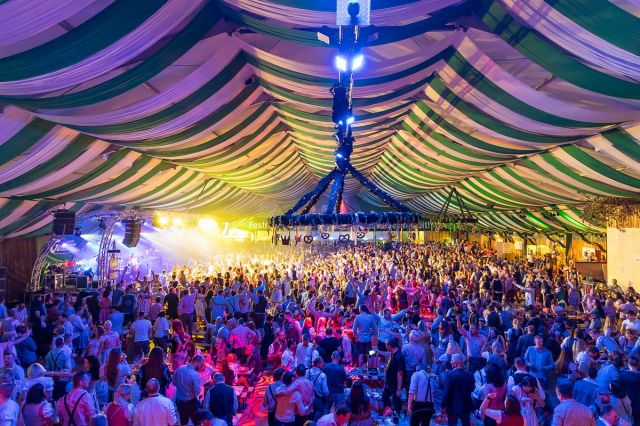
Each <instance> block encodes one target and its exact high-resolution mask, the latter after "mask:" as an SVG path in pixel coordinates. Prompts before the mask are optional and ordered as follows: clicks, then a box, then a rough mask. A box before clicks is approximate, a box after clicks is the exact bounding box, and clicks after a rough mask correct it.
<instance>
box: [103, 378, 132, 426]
mask: <svg viewBox="0 0 640 426" xmlns="http://www.w3.org/2000/svg"><path fill="white" fill-rule="evenodd" d="M129 401H131V385H129V384H126V383H123V384H121V385H120V386H118V389H117V390H116V393H115V395H114V396H113V402H110V403H108V404H107V405H106V406H105V407H104V414H105V416H107V421H108V424H109V426H131V425H132V424H133V415H134V414H135V411H136V410H135V408H134V406H133V404H131V403H130V402H129Z"/></svg>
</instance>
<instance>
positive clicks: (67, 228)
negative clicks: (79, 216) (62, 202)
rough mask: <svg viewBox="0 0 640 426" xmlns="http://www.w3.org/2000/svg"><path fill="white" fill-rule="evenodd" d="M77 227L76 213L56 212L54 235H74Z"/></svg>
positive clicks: (54, 214)
mask: <svg viewBox="0 0 640 426" xmlns="http://www.w3.org/2000/svg"><path fill="white" fill-rule="evenodd" d="M75 227H76V212H74V211H70V210H56V211H54V212H53V233H54V234H56V235H73V233H74V230H75Z"/></svg>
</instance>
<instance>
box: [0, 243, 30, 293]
mask: <svg viewBox="0 0 640 426" xmlns="http://www.w3.org/2000/svg"><path fill="white" fill-rule="evenodd" d="M37 255H38V242H37V239H36V238H8V239H6V240H2V241H0V266H4V267H6V268H7V290H6V299H7V301H8V302H12V301H18V302H22V301H23V293H24V291H25V289H26V286H27V283H28V282H29V281H30V280H31V270H32V269H33V264H34V262H35V259H36V256H37Z"/></svg>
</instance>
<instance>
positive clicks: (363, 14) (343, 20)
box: [336, 0, 371, 26]
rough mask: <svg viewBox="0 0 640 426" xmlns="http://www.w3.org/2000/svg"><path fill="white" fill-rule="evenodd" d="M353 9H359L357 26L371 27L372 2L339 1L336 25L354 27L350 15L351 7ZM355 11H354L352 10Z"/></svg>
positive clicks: (366, 0) (363, 0) (364, 0)
mask: <svg viewBox="0 0 640 426" xmlns="http://www.w3.org/2000/svg"><path fill="white" fill-rule="evenodd" d="M356 3H357V5H358V6H353V5H352V6H351V8H354V7H359V12H358V15H357V16H358V20H357V25H360V26H365V25H371V0H338V5H337V8H336V25H354V23H353V22H352V21H351V15H350V14H349V5H350V4H354V5H355V4H356ZM352 10H353V9H352Z"/></svg>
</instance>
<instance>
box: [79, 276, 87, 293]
mask: <svg viewBox="0 0 640 426" xmlns="http://www.w3.org/2000/svg"><path fill="white" fill-rule="evenodd" d="M76 289H78V290H86V289H87V277H85V276H84V275H78V278H76Z"/></svg>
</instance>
